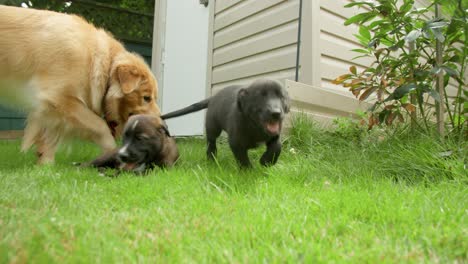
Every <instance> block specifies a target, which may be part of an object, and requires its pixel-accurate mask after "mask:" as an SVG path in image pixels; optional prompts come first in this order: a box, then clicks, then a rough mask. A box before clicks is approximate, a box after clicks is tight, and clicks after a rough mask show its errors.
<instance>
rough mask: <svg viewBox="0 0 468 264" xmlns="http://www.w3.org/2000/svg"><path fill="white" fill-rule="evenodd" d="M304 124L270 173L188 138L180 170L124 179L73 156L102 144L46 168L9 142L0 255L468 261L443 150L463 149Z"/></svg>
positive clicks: (461, 184) (451, 168) (0, 204)
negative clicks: (210, 155) (209, 156)
mask: <svg viewBox="0 0 468 264" xmlns="http://www.w3.org/2000/svg"><path fill="white" fill-rule="evenodd" d="M293 132H294V133H295V134H294V135H293V137H291V138H289V139H288V140H287V142H286V144H285V148H284V151H283V153H282V156H281V157H280V160H279V163H278V164H277V165H276V166H274V167H271V168H261V167H260V166H259V164H258V159H259V157H260V155H261V151H262V150H258V151H254V152H251V157H253V159H255V165H256V166H255V168H254V169H253V170H251V171H239V170H238V169H237V167H236V166H235V163H234V159H233V157H232V154H231V152H230V151H229V150H228V148H227V146H226V145H225V144H222V145H221V146H220V149H219V160H218V164H213V163H209V162H208V161H206V159H205V154H204V153H205V144H204V141H203V140H201V139H183V140H181V139H180V140H178V145H179V148H180V152H181V160H180V162H179V163H178V164H177V165H176V167H175V168H173V169H170V170H167V171H164V170H160V169H155V170H153V171H151V172H150V173H149V174H148V175H146V176H135V175H131V174H122V175H121V176H119V177H114V178H111V177H103V176H99V175H98V173H97V171H96V170H93V169H80V168H76V167H73V166H72V165H71V162H72V161H85V160H89V159H91V158H93V157H94V156H95V155H97V154H98V151H97V149H96V147H94V146H93V145H91V144H84V143H79V144H76V143H75V144H73V145H74V147H73V148H71V149H70V150H67V149H63V150H61V151H60V152H59V153H58V155H57V164H56V165H54V166H42V167H40V166H36V165H34V162H35V158H34V155H33V153H32V152H31V153H28V154H26V155H24V154H21V153H20V151H19V145H20V143H19V142H17V141H0V263H9V262H12V263H18V262H19V263H23V262H33V263H49V262H56V263H75V262H81V263H95V262H98V263H99V262H102V263H114V262H124V263H128V262H151V263H155V262H156V263H161V262H162V263H187V262H188V263H191V262H194V263H207V262H208V263H224V262H227V263H232V262H233V263H258V262H262V263H263V262H268V263H271V262H273V263H278V262H280V263H283V262H290V263H301V262H304V263H317V262H355V263H377V262H378V263H380V262H390V263H400V262H442V263H448V262H459V263H466V262H467V261H468V256H467V250H468V221H467V220H468V218H467V214H468V206H467V201H468V191H467V189H468V188H467V187H468V177H467V172H466V170H465V169H464V168H463V167H464V164H463V160H462V157H460V155H453V156H450V157H448V158H441V157H439V155H438V153H440V152H441V151H445V150H447V148H449V147H453V146H455V144H452V145H450V144H449V143H446V144H439V143H437V142H436V141H435V140H433V139H430V138H418V139H415V140H409V139H406V140H405V139H402V140H399V141H398V142H399V143H397V144H395V143H391V142H389V141H386V140H383V141H382V142H379V141H372V140H368V141H366V140H358V141H357V140H350V139H349V138H346V137H344V136H343V135H340V134H331V133H328V132H327V133H325V132H322V131H321V130H314V129H312V130H311V129H304V130H301V131H293ZM292 147H294V149H291V148H292Z"/></svg>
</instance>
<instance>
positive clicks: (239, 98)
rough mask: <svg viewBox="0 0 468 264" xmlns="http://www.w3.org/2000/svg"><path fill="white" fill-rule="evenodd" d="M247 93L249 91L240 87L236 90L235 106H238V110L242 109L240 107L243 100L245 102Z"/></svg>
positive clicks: (242, 104)
mask: <svg viewBox="0 0 468 264" xmlns="http://www.w3.org/2000/svg"><path fill="white" fill-rule="evenodd" d="M248 94H249V92H248V91H247V90H246V89H244V88H242V89H240V90H239V92H237V107H238V108H239V110H241V111H242V108H243V106H244V104H245V103H244V102H245V99H246V97H247V95H248Z"/></svg>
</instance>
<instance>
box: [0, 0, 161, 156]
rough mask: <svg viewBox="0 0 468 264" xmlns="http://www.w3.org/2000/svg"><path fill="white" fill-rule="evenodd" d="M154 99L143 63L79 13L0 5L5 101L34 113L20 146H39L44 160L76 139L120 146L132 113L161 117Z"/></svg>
mask: <svg viewBox="0 0 468 264" xmlns="http://www.w3.org/2000/svg"><path fill="white" fill-rule="evenodd" d="M129 23H131V22H129ZM156 98H157V83H156V80H155V78H154V76H153V74H152V73H151V70H150V69H149V67H148V66H147V65H146V63H145V62H144V60H143V59H142V58H141V57H139V56H138V55H136V54H133V53H130V52H128V51H126V50H125V49H124V47H123V46H122V44H121V43H119V42H118V41H116V40H115V39H114V38H113V37H112V36H111V35H109V34H108V33H106V32H105V31H104V30H102V29H97V28H95V27H94V26H93V25H91V24H89V23H87V22H86V21H84V20H83V19H81V18H80V17H77V16H73V15H67V14H61V13H56V12H51V11H44V10H34V9H26V8H16V7H8V6H2V5H0V103H2V104H6V105H9V106H12V107H15V108H17V109H18V108H19V109H21V110H26V111H27V112H29V114H28V119H27V125H26V129H25V134H24V138H23V144H22V149H23V150H27V149H29V148H30V147H31V146H32V145H36V147H37V153H38V156H39V163H47V162H53V160H54V156H55V151H56V147H57V145H58V144H59V143H60V142H61V141H62V140H63V139H66V138H69V137H70V136H78V137H81V138H85V139H88V140H91V141H93V142H95V143H96V144H98V145H99V146H100V147H101V148H102V150H103V151H109V150H112V149H114V148H115V141H114V138H113V135H112V133H113V132H115V133H116V134H117V135H119V134H120V132H121V130H122V128H123V125H124V124H125V122H126V121H127V119H128V117H129V116H130V115H133V114H143V113H146V114H154V115H160V110H159V108H158V106H157V105H156ZM111 130H114V131H111Z"/></svg>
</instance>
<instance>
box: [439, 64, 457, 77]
mask: <svg viewBox="0 0 468 264" xmlns="http://www.w3.org/2000/svg"><path fill="white" fill-rule="evenodd" d="M440 68H442V69H443V70H444V71H445V72H446V73H447V74H448V75H450V77H454V78H455V77H458V73H457V71H455V70H454V69H452V68H450V67H449V66H446V65H442V66H441V67H440Z"/></svg>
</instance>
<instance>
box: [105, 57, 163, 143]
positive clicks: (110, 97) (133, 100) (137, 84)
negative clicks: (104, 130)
mask: <svg viewBox="0 0 468 264" xmlns="http://www.w3.org/2000/svg"><path fill="white" fill-rule="evenodd" d="M109 78H110V85H109V90H108V91H107V93H106V98H105V100H104V107H105V118H106V121H107V123H108V125H109V128H110V129H111V131H112V133H113V134H114V135H115V136H120V134H121V132H122V129H123V127H124V125H125V123H126V122H127V120H128V118H129V117H130V116H132V115H136V114H151V115H157V116H160V115H161V111H160V110H159V107H158V105H157V104H156V99H157V94H158V85H157V83H156V79H155V77H154V76H153V74H152V72H151V70H150V68H149V67H148V65H146V63H145V62H144V60H143V59H142V58H141V57H140V56H138V55H136V54H133V53H129V52H124V53H123V54H119V55H118V56H116V58H115V60H114V63H113V65H112V69H111V75H110V77H109Z"/></svg>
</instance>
